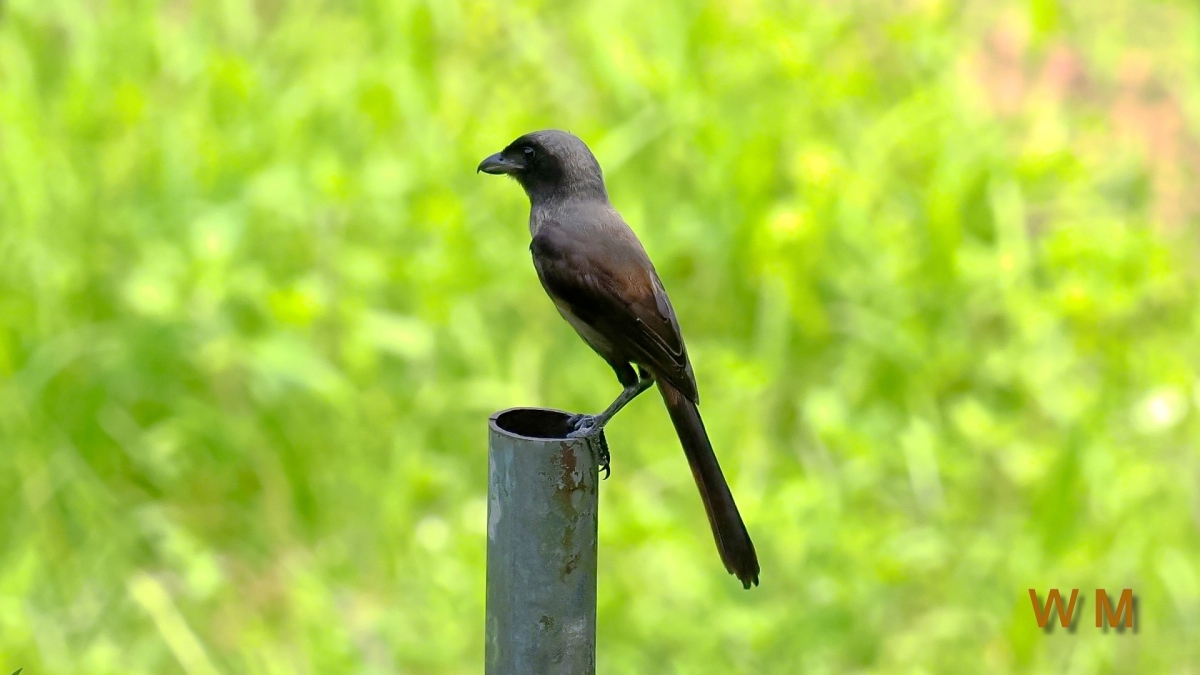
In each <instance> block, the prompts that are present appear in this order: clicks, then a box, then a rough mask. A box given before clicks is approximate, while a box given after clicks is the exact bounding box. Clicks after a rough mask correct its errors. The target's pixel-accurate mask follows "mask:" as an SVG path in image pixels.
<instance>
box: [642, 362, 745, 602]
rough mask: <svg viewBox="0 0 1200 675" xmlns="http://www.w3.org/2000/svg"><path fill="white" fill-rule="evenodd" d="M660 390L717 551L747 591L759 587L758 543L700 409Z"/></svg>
mask: <svg viewBox="0 0 1200 675" xmlns="http://www.w3.org/2000/svg"><path fill="white" fill-rule="evenodd" d="M658 389H659V391H660V392H662V397H663V401H664V402H665V403H666V404H667V412H668V413H670V415H671V422H672V423H673V424H674V425H675V432H676V433H677V434H679V442H680V443H681V444H682V445H683V452H684V453H685V454H686V455H687V459H688V464H689V465H691V467H692V476H693V477H695V479H696V487H697V488H699V490H700V499H701V500H703V502H704V510H705V511H706V512H707V513H708V522H709V524H710V525H711V526H712V531H713V538H715V539H716V541H717V551H719V552H720V554H721V560H722V561H723V562H724V563H725V569H726V570H728V571H729V573H730V574H732V575H734V576H736V577H737V578H738V579H739V580H740V581H741V582H742V585H743V586H744V587H746V588H750V585H751V584H754V585H755V586H757V585H758V571H759V570H758V556H757V555H756V554H755V552H754V542H752V541H750V533H749V532H747V531H746V525H745V524H744V523H742V516H741V514H740V513H738V509H737V504H735V503H734V501H733V493H731V492H730V491H729V484H728V483H726V482H725V475H724V474H722V473H721V465H720V464H718V463H717V455H716V453H714V452H713V448H712V443H710V442H709V440H708V433H707V432H705V430H704V422H703V421H702V420H701V419H700V411H699V409H697V408H696V404H695V403H693V402H692V401H690V400H688V398H687V397H686V396H684V395H683V393H682V392H680V391H679V390H678V389H676V388H674V387H672V386H671V385H670V384H668V383H666V382H664V381H663V380H661V379H660V380H658Z"/></svg>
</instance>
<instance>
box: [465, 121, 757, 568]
mask: <svg viewBox="0 0 1200 675" xmlns="http://www.w3.org/2000/svg"><path fill="white" fill-rule="evenodd" d="M479 171H483V172H485V173H491V174H508V175H509V176H512V177H513V178H515V179H516V180H517V182H518V183H520V184H521V187H523V188H525V194H527V195H528V196H529V205H530V208H529V232H530V234H531V235H532V236H533V242H532V243H531V244H530V246H529V250H530V251H532V253H533V266H534V267H535V268H537V274H538V278H539V279H541V281H542V287H543V288H545V289H546V293H547V294H549V295H550V299H551V300H553V301H554V306H555V307H557V308H558V312H559V314H562V316H563V318H564V319H566V320H567V323H570V324H571V326H572V327H573V328H574V329H575V331H576V332H577V333H579V336H580V337H582V338H583V340H584V342H586V343H588V345H589V346H591V348H592V349H593V350H595V351H596V353H597V354H599V355H600V356H601V357H602V358H603V359H604V360H605V361H607V362H608V365H609V366H611V367H612V369H613V370H614V371H615V372H616V374H617V380H619V381H620V382H621V385H622V386H623V387H624V388H625V389H624V390H623V391H622V392H621V394H620V395H619V396H617V398H616V400H615V401H613V402H612V405H610V406H608V408H607V409H606V410H605V411H604V412H602V413H600V414H599V415H596V416H594V417H593V416H591V415H577V416H576V417H575V418H573V420H572V421H573V423H574V425H575V431H574V432H572V434H571V435H572V436H584V435H589V434H591V433H594V432H596V431H597V430H598V429H600V428H603V426H604V425H605V424H607V423H608V421H609V420H610V419H612V417H613V415H616V414H617V412H618V411H620V410H621V408H623V407H625V405H626V404H627V403H629V402H630V401H632V400H633V399H634V398H635V397H636V396H637V395H638V394H640V393H642V392H643V391H646V389H648V388H650V386H651V385H652V384H654V383H655V382H657V383H658V389H659V391H660V392H662V397H663V401H664V402H666V404H667V411H668V412H669V413H670V416H671V422H673V423H674V425H675V431H676V433H678V434H679V442H680V443H681V444H682V445H683V451H684V453H686V454H687V458H688V463H689V464H690V465H691V467H692V475H693V476H694V477H695V479H696V487H698V488H699V489H700V498H701V499H702V500H703V501H704V508H705V510H706V511H707V512H708V521H709V523H710V524H711V525H712V531H713V536H714V537H715V538H716V540H717V550H718V551H720V553H721V560H722V561H724V563H725V569H727V570H729V573H730V574H733V575H735V576H737V578H738V579H740V580H741V582H742V585H743V586H745V587H746V588H750V585H751V584H755V585H757V584H758V557H757V556H756V555H755V553H754V544H753V543H752V542H751V541H750V535H749V533H748V532H746V526H745V525H744V524H743V523H742V516H741V514H739V513H738V509H737V505H736V504H734V501H733V494H732V493H730V491H729V485H728V484H727V483H726V482H725V476H724V475H722V474H721V466H720V465H719V464H718V463H717V456H716V454H714V453H713V448H712V444H711V443H709V441H708V434H707V433H706V432H705V431H704V422H702V421H701V420H700V411H699V410H698V409H697V408H696V404H697V403H699V402H700V396H699V394H698V393H697V391H696V377H695V375H693V374H692V364H691V363H690V362H689V361H688V356H687V349H686V348H684V346H683V336H682V335H681V334H680V332H679V321H678V320H677V319H676V318H675V310H674V309H672V308H671V301H670V300H669V299H667V292H666V291H665V290H664V289H663V285H662V282H661V281H659V278H658V273H657V272H655V271H654V265H653V264H651V262H650V258H649V257H648V256H647V255H646V251H645V249H643V248H642V244H641V242H639V241H638V238H637V236H636V235H635V234H634V233H633V230H631V229H629V226H628V225H626V224H625V221H624V220H622V219H621V215H620V214H619V213H617V211H616V209H614V208H613V206H612V204H610V203H609V201H608V191H607V190H606V189H605V187H604V176H603V174H602V173H601V171H600V164H599V163H598V162H597V161H596V158H595V156H594V155H592V152H591V150H588V147H587V146H586V145H584V143H583V141H581V140H579V139H578V138H576V137H575V136H573V135H571V134H569V133H567V132H565V131H554V130H550V131H535V132H533V133H530V134H526V135H524V136H522V137H520V138H518V139H517V140H515V141H513V142H512V143H511V144H509V146H508V147H507V148H505V149H504V150H502V151H500V152H498V153H496V154H494V155H492V156H491V157H488V158H487V159H485V160H483V162H481V163H480V164H479ZM633 364H636V365H637V370H636V371H635V370H634V368H633Z"/></svg>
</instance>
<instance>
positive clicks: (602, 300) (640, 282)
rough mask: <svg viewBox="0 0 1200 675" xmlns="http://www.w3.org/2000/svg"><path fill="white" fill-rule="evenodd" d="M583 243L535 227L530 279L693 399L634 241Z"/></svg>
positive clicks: (683, 360) (691, 382)
mask: <svg viewBox="0 0 1200 675" xmlns="http://www.w3.org/2000/svg"><path fill="white" fill-rule="evenodd" d="M629 237H630V239H631V241H621V240H612V239H607V240H604V241H598V240H595V239H592V240H590V241H586V242H585V241H583V239H582V238H581V237H577V236H573V235H572V233H571V232H569V231H567V230H565V229H563V228H559V227H543V228H541V229H540V230H539V231H538V233H537V235H535V236H534V238H533V242H532V244H531V245H530V249H531V251H532V252H533V254H534V255H533V261H534V266H535V267H536V268H537V272H538V278H539V279H541V281H542V286H543V287H545V289H546V292H547V293H548V294H549V295H550V297H551V298H553V299H554V300H555V301H556V302H561V303H565V304H566V305H567V307H569V308H570V311H571V313H572V314H574V315H575V316H576V317H578V318H579V319H580V320H581V321H583V322H584V323H586V324H588V325H589V326H590V327H591V328H592V329H594V330H595V331H597V332H598V333H600V334H601V335H603V336H604V337H605V339H607V340H608V341H609V342H611V343H612V344H613V346H614V347H616V348H617V349H618V350H619V351H620V352H622V353H624V354H625V355H626V356H627V357H628V358H629V359H630V360H631V361H634V362H636V363H638V364H639V365H641V366H643V367H645V368H646V369H648V370H650V371H651V372H653V373H654V374H655V375H656V376H657V377H661V378H663V379H665V380H667V382H669V383H670V384H671V385H672V386H674V387H675V388H676V389H678V390H680V391H681V392H683V393H684V395H685V396H687V397H688V398H689V399H691V400H693V401H696V400H697V399H698V396H697V393H696V380H695V377H694V376H693V375H692V369H691V366H690V364H689V363H688V357H687V349H686V348H685V347H684V344H683V337H682V336H681V335H680V332H679V322H678V320H677V319H676V318H675V310H674V309H673V308H672V307H671V301H670V300H669V299H668V298H667V293H666V291H665V290H664V289H663V287H662V282H661V281H659V279H658V275H657V274H656V273H655V271H654V267H653V265H651V263H650V260H649V258H647V257H646V254H645V251H643V250H642V248H641V246H640V244H638V243H637V241H636V239H632V233H630V235H629Z"/></svg>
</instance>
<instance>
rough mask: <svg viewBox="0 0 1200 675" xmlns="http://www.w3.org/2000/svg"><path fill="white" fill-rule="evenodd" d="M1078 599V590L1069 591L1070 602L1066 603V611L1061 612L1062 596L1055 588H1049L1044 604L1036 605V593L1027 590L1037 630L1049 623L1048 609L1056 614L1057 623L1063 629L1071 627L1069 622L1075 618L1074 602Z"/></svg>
mask: <svg viewBox="0 0 1200 675" xmlns="http://www.w3.org/2000/svg"><path fill="white" fill-rule="evenodd" d="M1077 598H1079V589H1078V588H1072V589H1071V602H1069V603H1067V609H1066V611H1063V603H1062V595H1061V594H1060V593H1059V592H1058V589H1057V588H1051V589H1050V592H1049V593H1048V594H1046V604H1045V605H1041V604H1038V599H1037V591H1035V590H1033V589H1032V588H1031V589H1029V600H1030V601H1031V602H1033V615H1034V616H1035V617H1037V624H1038V628H1045V627H1046V624H1047V623H1049V621H1050V608H1051V607H1053V608H1054V611H1056V612H1058V623H1059V625H1060V626H1062V627H1063V628H1066V627H1068V626H1070V625H1071V621H1072V620H1074V618H1075V600H1076V599H1077Z"/></svg>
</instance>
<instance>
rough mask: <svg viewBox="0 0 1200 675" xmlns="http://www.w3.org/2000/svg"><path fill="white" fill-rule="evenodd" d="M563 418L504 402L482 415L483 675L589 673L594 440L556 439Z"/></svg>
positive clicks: (592, 656) (564, 426)
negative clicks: (485, 422) (485, 423)
mask: <svg viewBox="0 0 1200 675" xmlns="http://www.w3.org/2000/svg"><path fill="white" fill-rule="evenodd" d="M568 418H569V414H568V413H565V412H562V411H559V410H549V409H545V408H512V409H510V410H504V411H501V412H498V413H496V414H494V415H492V417H491V419H490V420H489V438H488V523H487V525H488V527H487V531H488V548H487V628H486V634H487V646H486V649H485V664H486V667H485V673H488V675H514V674H515V675H522V674H525V673H530V674H534V673H537V674H543V673H545V674H547V675H556V674H559V673H562V674H568V673H569V674H570V675H590V674H592V673H595V670H596V522H597V521H596V519H597V508H596V507H597V497H596V481H597V468H596V465H597V455H596V449H595V448H596V446H598V441H599V437H598V436H593V437H591V438H566V437H565V436H566V433H567V432H568V431H569V430H570V429H569V426H568V423H567V419H568Z"/></svg>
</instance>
